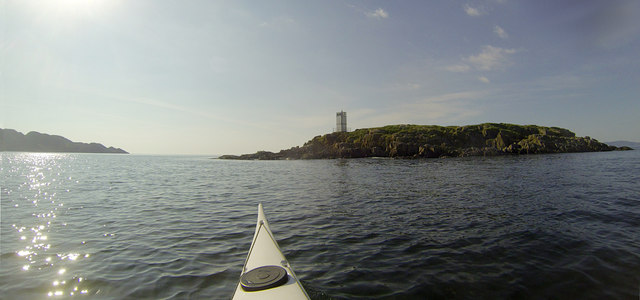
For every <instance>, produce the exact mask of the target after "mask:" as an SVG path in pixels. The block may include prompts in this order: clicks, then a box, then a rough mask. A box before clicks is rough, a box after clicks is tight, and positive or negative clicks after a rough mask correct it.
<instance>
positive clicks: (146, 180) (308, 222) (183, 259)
mask: <svg viewBox="0 0 640 300" xmlns="http://www.w3.org/2000/svg"><path fill="white" fill-rule="evenodd" d="M1 155H2V165H1V169H2V171H1V174H2V176H1V178H2V181H1V183H0V184H1V191H2V193H1V195H0V196H1V201H2V206H1V209H2V211H1V223H2V231H1V234H2V235H1V243H0V246H1V249H0V250H1V257H0V260H1V270H0V298H2V299H45V298H46V299H50V298H51V299H57V298H80V299H85V298H90V299H133V298H143V299H185V298H192V299H194V298H195V299H199V298H213V299H228V298H230V297H231V295H232V293H233V290H234V289H235V286H236V284H237V280H238V278H239V276H240V270H241V267H242V264H243V262H244V259H245V256H246V253H247V250H248V249H249V244H250V240H251V237H252V235H253V231H254V229H255V219H256V214H257V205H258V203H260V202H262V203H263V205H264V208H265V212H266V214H267V217H268V218H269V220H270V223H271V228H272V230H273V232H274V234H275V236H276V238H277V239H278V240H279V243H280V246H281V248H282V249H283V251H284V252H285V255H286V256H287V257H288V258H289V260H290V262H291V264H292V265H293V267H294V269H295V270H296V273H297V274H298V276H299V277H300V279H301V281H302V283H303V285H304V286H305V288H306V289H307V291H308V292H309V294H310V295H311V297H312V298H314V299H372V298H383V299H425V298H426V299H496V298H522V299H540V298H559V299H603V298H611V299H638V297H639V293H640V151H626V152H603V153H576V154H558V155H556V154H553V155H531V156H506V157H490V158H483V157H474V158H451V159H425V160H423V159H419V160H392V159H353V160H311V161H226V160H215V159H210V158H208V157H193V156H141V155H96V154H34V153H1Z"/></svg>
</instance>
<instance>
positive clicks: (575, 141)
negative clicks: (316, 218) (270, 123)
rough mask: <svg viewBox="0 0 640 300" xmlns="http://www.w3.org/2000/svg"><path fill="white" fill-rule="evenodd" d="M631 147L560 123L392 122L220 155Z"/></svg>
mask: <svg viewBox="0 0 640 300" xmlns="http://www.w3.org/2000/svg"><path fill="white" fill-rule="evenodd" d="M612 150H628V149H626V148H618V147H614V146H609V145H606V144H603V143H600V142H598V141H597V140H595V139H592V138H590V137H588V136H587V137H577V136H576V135H575V133H573V132H571V131H569V130H567V129H563V128H558V127H544V126H536V125H514V124H504V123H500V124H496V123H485V124H479V125H468V126H446V127H444V126H436V125H389V126H384V127H378V128H365V129H358V130H355V131H352V132H335V133H330V134H325V135H323V136H316V137H314V138H313V139H311V140H310V141H308V142H307V143H305V144H304V145H303V146H301V147H293V148H291V149H288V150H282V151H280V152H278V153H273V152H268V151H260V152H257V153H255V154H244V155H240V156H236V155H223V156H221V157H219V158H220V159H264V160H271V159H318V158H320V159H322V158H359V157H404V158H421V157H423V158H432V157H462V156H492V155H512V154H537V153H567V152H590V151H612Z"/></svg>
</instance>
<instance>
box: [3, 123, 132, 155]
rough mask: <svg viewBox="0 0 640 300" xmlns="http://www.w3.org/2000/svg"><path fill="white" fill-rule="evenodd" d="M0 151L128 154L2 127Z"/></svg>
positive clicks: (59, 137)
mask: <svg viewBox="0 0 640 300" xmlns="http://www.w3.org/2000/svg"><path fill="white" fill-rule="evenodd" d="M0 151H17V152H69V153H121V154H128V152H127V151H124V150H122V149H120V148H114V147H109V148H107V147H105V146H104V145H102V144H98V143H79V142H72V141H70V140H68V139H66V138H64V137H61V136H59V135H49V134H44V133H39V132H35V131H31V132H29V133H27V134H26V135H25V134H22V133H21V132H18V131H16V130H13V129H2V128H0Z"/></svg>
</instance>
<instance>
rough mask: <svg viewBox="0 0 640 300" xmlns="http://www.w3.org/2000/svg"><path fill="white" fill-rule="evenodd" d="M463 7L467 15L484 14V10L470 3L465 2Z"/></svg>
mask: <svg viewBox="0 0 640 300" xmlns="http://www.w3.org/2000/svg"><path fill="white" fill-rule="evenodd" d="M462 8H464V12H465V13H467V15H469V16H472V17H477V16H481V15H483V14H484V13H483V12H482V11H480V9H478V8H475V7H471V5H469V4H465V5H464V6H463V7H462Z"/></svg>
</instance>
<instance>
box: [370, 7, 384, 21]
mask: <svg viewBox="0 0 640 300" xmlns="http://www.w3.org/2000/svg"><path fill="white" fill-rule="evenodd" d="M366 15H367V17H370V18H375V19H386V18H389V13H388V12H386V11H385V10H384V9H382V8H378V9H376V10H374V11H371V12H368V13H366Z"/></svg>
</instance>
